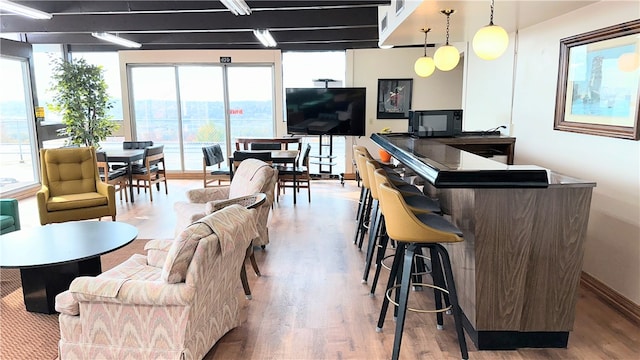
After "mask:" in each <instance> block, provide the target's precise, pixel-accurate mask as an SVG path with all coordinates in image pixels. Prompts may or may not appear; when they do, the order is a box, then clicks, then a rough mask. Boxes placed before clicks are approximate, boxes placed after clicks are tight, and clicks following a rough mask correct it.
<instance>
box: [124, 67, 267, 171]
mask: <svg viewBox="0 0 640 360" xmlns="http://www.w3.org/2000/svg"><path fill="white" fill-rule="evenodd" d="M129 78H130V89H131V91H130V94H131V104H133V106H132V107H133V112H132V127H133V129H134V130H133V134H134V138H135V139H137V140H153V141H154V143H158V144H164V145H165V156H166V161H167V168H168V169H169V170H178V171H195V170H202V147H203V146H205V145H210V144H214V143H217V144H220V145H221V147H222V149H223V151H225V153H226V152H227V151H233V149H232V148H231V147H232V146H233V142H234V140H233V139H235V138H236V137H241V136H247V137H249V136H251V137H258V136H265V137H270V136H273V134H274V128H275V124H274V105H273V93H274V90H273V89H274V87H273V67H272V66H219V65H161V66H143V65H137V66H131V67H130V75H129Z"/></svg>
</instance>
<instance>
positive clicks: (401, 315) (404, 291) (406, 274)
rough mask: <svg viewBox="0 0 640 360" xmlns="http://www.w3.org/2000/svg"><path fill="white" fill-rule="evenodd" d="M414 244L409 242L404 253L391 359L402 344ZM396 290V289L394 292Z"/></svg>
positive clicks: (396, 355) (394, 358) (393, 359)
mask: <svg viewBox="0 0 640 360" xmlns="http://www.w3.org/2000/svg"><path fill="white" fill-rule="evenodd" d="M415 249H416V244H409V246H407V249H406V251H405V253H404V266H403V269H402V282H401V285H400V294H399V301H398V318H397V320H396V333H395V336H394V338H393V353H392V354H391V359H392V360H397V359H399V358H400V345H401V344H402V332H403V330H404V320H405V317H406V315H407V302H408V300H409V287H410V286H411V276H412V275H411V269H412V268H413V255H414V254H415ZM397 292H398V290H397V289H396V293H397Z"/></svg>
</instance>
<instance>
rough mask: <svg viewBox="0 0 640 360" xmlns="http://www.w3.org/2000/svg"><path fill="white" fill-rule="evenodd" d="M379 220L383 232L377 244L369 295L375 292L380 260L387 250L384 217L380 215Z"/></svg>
mask: <svg viewBox="0 0 640 360" xmlns="http://www.w3.org/2000/svg"><path fill="white" fill-rule="evenodd" d="M381 222H382V224H381V229H382V230H381V231H383V233H382V234H381V235H380V245H379V246H378V253H377V255H376V273H375V275H374V276H373V283H371V292H370V295H371V296H373V295H374V294H375V293H376V287H377V286H378V279H379V278H380V270H382V260H383V259H384V255H385V252H386V251H387V244H388V243H389V236H387V233H386V231H385V230H384V229H385V228H384V226H385V225H384V217H382V219H381Z"/></svg>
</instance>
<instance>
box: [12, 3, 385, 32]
mask: <svg viewBox="0 0 640 360" xmlns="http://www.w3.org/2000/svg"><path fill="white" fill-rule="evenodd" d="M377 11H378V10H377V9H376V8H344V9H334V10H331V11H330V12H329V11H327V10H296V11H277V12H271V11H270V12H261V13H253V14H251V15H250V16H234V15H233V14H231V13H230V12H218V13H179V14H138V15H60V16H54V17H53V18H52V19H50V20H46V21H43V20H32V19H27V18H24V17H20V16H2V17H1V18H0V24H1V28H0V29H1V31H2V32H7V33H27V32H83V31H86V32H91V31H119V32H126V31H128V30H136V31H158V30H203V29H205V30H206V29H213V28H216V29H247V28H249V29H254V28H274V29H275V28H308V27H322V26H329V25H331V26H336V25H337V26H361V25H371V19H372V17H373V18H374V19H377V14H378V13H377Z"/></svg>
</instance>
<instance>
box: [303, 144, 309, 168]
mask: <svg viewBox="0 0 640 360" xmlns="http://www.w3.org/2000/svg"><path fill="white" fill-rule="evenodd" d="M310 152H311V144H307V147H306V148H305V149H304V153H302V166H306V167H307V171H309V153H310Z"/></svg>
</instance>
